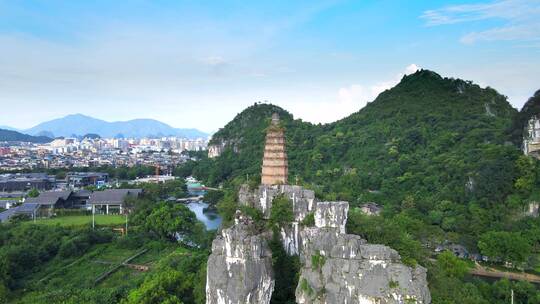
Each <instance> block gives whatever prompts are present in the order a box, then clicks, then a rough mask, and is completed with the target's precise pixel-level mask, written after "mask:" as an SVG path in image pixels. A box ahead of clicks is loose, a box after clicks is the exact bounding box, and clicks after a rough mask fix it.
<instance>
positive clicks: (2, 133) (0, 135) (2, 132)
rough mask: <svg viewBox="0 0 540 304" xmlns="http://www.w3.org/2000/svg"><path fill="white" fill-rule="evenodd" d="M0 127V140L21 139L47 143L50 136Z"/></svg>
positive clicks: (50, 139)
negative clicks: (33, 134) (34, 134)
mask: <svg viewBox="0 0 540 304" xmlns="http://www.w3.org/2000/svg"><path fill="white" fill-rule="evenodd" d="M2 128H3V127H0V141H23V142H33V143H48V142H51V141H52V138H50V137H46V136H32V135H27V134H23V133H20V132H17V131H12V130H6V129H2Z"/></svg>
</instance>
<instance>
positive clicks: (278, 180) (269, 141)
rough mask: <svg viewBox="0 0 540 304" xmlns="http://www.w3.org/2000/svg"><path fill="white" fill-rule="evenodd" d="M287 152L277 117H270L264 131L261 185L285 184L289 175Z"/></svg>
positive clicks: (275, 115) (283, 132) (283, 134)
mask: <svg viewBox="0 0 540 304" xmlns="http://www.w3.org/2000/svg"><path fill="white" fill-rule="evenodd" d="M288 171H289V165H288V161H287V152H286V151H285V131H284V130H283V128H282V127H281V126H280V125H279V115H278V114H277V113H274V114H273V115H272V122H271V124H270V126H269V127H268V130H267V131H266V142H265V145H264V157H263V165H262V174H261V184H263V185H281V184H286V183H287V179H288V174H289V172H288Z"/></svg>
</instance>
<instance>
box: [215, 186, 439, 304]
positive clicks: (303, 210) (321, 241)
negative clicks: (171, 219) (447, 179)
mask: <svg viewBox="0 0 540 304" xmlns="http://www.w3.org/2000/svg"><path fill="white" fill-rule="evenodd" d="M281 194H282V195H284V196H286V197H288V198H289V199H290V200H291V202H292V205H293V210H294V218H295V220H294V221H293V222H292V223H291V224H289V225H288V226H286V227H283V228H282V229H281V233H280V234H281V239H282V243H283V245H284V248H285V250H286V251H287V252H288V253H289V254H291V255H292V254H297V255H299V256H300V260H301V262H302V269H301V273H300V280H299V283H298V286H297V288H296V302H297V303H306V304H312V303H316V304H322V303H328V304H333V303H351V304H352V303H362V304H371V303H373V304H394V303H396V304H397V303H417V304H429V303H430V302H431V297H430V293H429V289H428V288H427V281H426V270H425V269H424V268H423V267H421V266H417V267H416V268H411V267H408V266H405V265H403V264H402V263H401V258H400V256H399V254H398V253H397V252H396V251H395V250H393V249H391V248H389V247H386V246H383V245H371V244H367V242H366V241H365V240H363V239H362V238H361V237H359V236H357V235H349V234H346V233H345V226H346V223H347V213H348V210H349V204H348V203H347V202H316V201H315V196H314V193H313V191H310V190H305V189H303V188H301V187H299V186H288V185H279V186H260V187H259V188H258V189H255V190H250V189H249V188H248V187H247V186H244V187H242V189H241V190H240V192H239V202H240V204H242V205H246V206H251V207H254V208H257V209H259V210H261V211H262V212H263V214H264V217H265V218H268V217H269V216H270V210H271V205H272V200H273V199H274V197H276V196H278V195H281ZM311 213H312V214H313V217H314V220H315V226H314V227H304V226H303V225H302V224H301V222H302V220H304V219H305V218H306V217H307V216H308V215H309V214H311ZM252 226H253V225H252V224H251V223H250V222H249V220H246V219H245V218H243V217H242V216H238V218H237V220H236V223H235V225H234V226H233V227H232V228H230V229H225V230H223V232H222V234H221V236H220V237H218V238H216V240H214V243H213V246H212V247H213V248H212V255H211V256H210V259H209V261H208V278H207V280H208V281H207V304H210V303H212V304H213V303H216V304H218V303H219V304H221V303H224V304H225V303H226V304H229V303H231V304H236V303H269V302H270V298H271V294H272V291H273V286H274V281H273V276H272V271H271V267H272V266H271V253H270V252H269V251H268V247H267V245H266V241H265V238H264V237H263V235H261V234H257V233H254V232H251V231H252V229H253V228H252Z"/></svg>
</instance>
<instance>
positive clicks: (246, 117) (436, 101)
mask: <svg viewBox="0 0 540 304" xmlns="http://www.w3.org/2000/svg"><path fill="white" fill-rule="evenodd" d="M273 112H278V113H279V114H280V116H281V117H282V120H283V122H282V124H283V126H284V127H285V129H286V137H287V150H288V157H289V182H290V183H296V182H298V183H301V184H303V185H304V186H306V187H309V188H312V189H314V190H315V191H316V194H317V196H318V197H319V198H320V199H327V200H347V201H349V202H350V203H351V207H352V210H351V212H350V217H349V222H348V231H349V232H351V233H356V234H359V235H361V236H363V237H364V238H366V239H367V240H368V241H370V242H372V243H383V244H386V245H389V246H391V247H392V248H394V249H396V250H398V251H399V252H400V254H401V255H402V257H403V258H404V260H405V261H406V262H407V263H409V264H411V265H414V264H416V263H420V264H422V265H424V266H427V267H428V269H429V274H430V278H429V279H430V288H431V290H432V293H433V296H434V302H435V303H499V300H502V298H497V297H496V296H495V295H494V294H492V293H495V290H496V289H498V288H502V287H501V286H502V285H504V284H506V283H504V282H503V283H500V284H502V285H497V284H499V283H497V284H491V285H490V284H487V283H484V282H482V281H480V280H478V279H474V280H473V279H472V278H470V277H468V276H467V277H465V276H463V275H459V276H455V275H453V274H451V271H450V269H449V268H444V267H442V266H441V263H443V262H437V263H434V262H433V260H432V259H431V256H433V255H434V249H435V248H436V247H437V246H439V245H443V244H459V245H463V246H465V247H466V248H467V249H468V251H469V252H470V253H471V254H472V253H480V254H482V255H486V256H490V257H493V258H494V259H496V260H504V261H512V263H513V265H515V266H514V267H519V268H520V269H521V268H524V269H529V270H531V271H533V270H534V269H535V268H536V267H537V264H538V263H537V262H536V260H537V259H536V256H537V254H538V253H539V251H538V248H540V242H539V240H540V238H539V237H538V233H537V232H538V231H540V223H539V221H538V220H537V219H536V218H531V217H526V216H525V215H524V210H525V209H526V206H527V205H528V203H529V202H530V201H532V200H535V199H536V198H537V197H539V196H538V194H539V193H540V191H538V190H540V179H538V176H539V173H540V170H538V168H539V166H538V162H537V160H535V159H531V158H529V157H525V156H523V155H522V153H521V150H520V148H519V146H518V145H516V144H513V143H512V134H513V133H515V132H516V131H515V130H516V128H518V129H519V128H520V126H517V127H516V125H515V119H516V117H518V115H517V114H518V112H517V110H515V109H514V108H513V107H512V106H511V105H510V104H509V103H508V101H507V100H506V97H504V96H503V95H501V94H499V93H498V92H497V91H495V90H494V89H491V88H481V87H479V86H478V85H476V84H474V83H472V82H470V81H464V80H459V79H452V78H443V77H441V76H440V75H438V74H436V73H434V72H431V71H427V70H422V71H418V72H416V73H415V74H412V75H409V76H405V77H404V78H403V79H402V80H401V82H400V83H399V84H398V85H397V86H395V87H394V88H392V89H390V90H387V91H385V92H383V93H382V94H380V95H379V96H378V97H377V99H375V100H374V101H373V102H371V103H369V104H368V105H367V106H366V107H364V108H363V109H361V110H360V111H358V112H356V113H353V114H352V115H350V116H348V117H346V118H344V119H341V120H339V121H337V122H334V123H330V124H325V125H313V124H310V123H306V122H303V121H301V120H294V119H293V118H292V116H291V115H290V114H289V113H288V112H286V111H285V110H283V109H281V108H279V107H277V106H274V105H269V104H255V105H253V106H251V107H249V108H248V109H246V110H245V111H244V112H242V113H240V114H238V115H237V116H236V117H235V118H234V119H233V120H232V121H231V122H230V123H229V124H227V125H226V126H225V127H224V128H223V129H222V130H220V131H219V132H218V133H216V135H215V136H214V138H213V140H212V142H211V144H224V145H225V146H226V147H227V148H226V149H225V151H224V152H223V153H222V155H221V156H219V157H217V158H214V159H208V158H202V159H201V160H199V161H197V162H191V163H189V164H187V165H186V166H185V167H184V168H182V169H180V170H179V171H178V172H177V173H180V174H185V175H187V174H194V175H195V176H197V177H198V178H200V179H202V180H204V181H206V182H207V183H208V184H211V185H218V184H224V185H225V188H228V189H235V187H237V186H238V185H239V184H240V183H244V182H245V181H246V179H248V178H249V182H250V183H251V184H253V185H256V184H257V183H258V182H259V180H260V173H259V171H260V166H261V158H262V153H263V147H264V135H265V128H266V127H267V126H268V124H269V119H270V116H271V114H272V113H273ZM527 115H528V114H527ZM519 132H521V129H519ZM232 197H234V194H232V195H230V196H225V200H224V201H222V202H221V203H220V204H218V207H220V206H221V207H222V208H224V210H225V209H227V208H228V209H229V210H230V209H232V208H231V207H230V205H231V204H234V202H231V201H227V199H228V200H230V199H231V198H232ZM365 202H376V203H378V204H380V205H381V206H382V207H383V213H382V216H379V217H366V216H364V215H362V214H361V213H360V212H359V210H358V209H357V208H356V207H359V206H360V205H361V204H362V203H365ZM505 240H508V242H512V244H510V243H505V242H506V241H505ZM510 240H511V241H510ZM495 257H496V258H495ZM452 263H459V261H454V262H452ZM518 265H519V266H518ZM446 266H448V265H446ZM450 268H452V267H450ZM471 280H472V281H473V283H470V282H471ZM466 282H469V283H466ZM486 284H487V285H486ZM524 284H525V283H524ZM504 286H506V287H508V286H510V285H508V284H507V285H504ZM531 286H532V285H531ZM531 286H529V285H527V286H526V288H525V287H523V286H522V288H525V289H527V290H529V289H530V288H532V287H531ZM506 287H504V288H506ZM508 288H510V287H508ZM528 288H529V289H528ZM464 290H466V291H467V292H464ZM532 290H533V291H532V294H535V292H534V288H532ZM497 292H498V291H497ZM524 292H525V291H524ZM527 292H528V291H527ZM529 296H532V295H523V297H525V298H527V297H529ZM501 303H502V302H501Z"/></svg>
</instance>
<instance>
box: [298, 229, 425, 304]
mask: <svg viewBox="0 0 540 304" xmlns="http://www.w3.org/2000/svg"><path fill="white" fill-rule="evenodd" d="M301 239H302V247H301V255H300V258H301V261H302V264H303V267H302V270H301V275H300V280H299V284H298V287H297V289H296V302H297V303H362V304H371V303H373V304H386V303H418V304H420V303H430V302H431V297H430V293H429V290H428V288H427V281H426V270H425V269H424V268H423V267H420V266H417V267H416V268H414V269H412V268H410V267H407V266H405V265H403V264H401V262H400V256H399V254H398V253H397V252H396V251H395V250H393V249H391V248H389V247H386V246H382V245H370V244H366V241H365V240H363V239H362V238H360V237H359V236H356V235H350V234H341V233H339V232H338V230H337V229H336V228H307V229H305V230H304V231H302V232H301Z"/></svg>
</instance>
